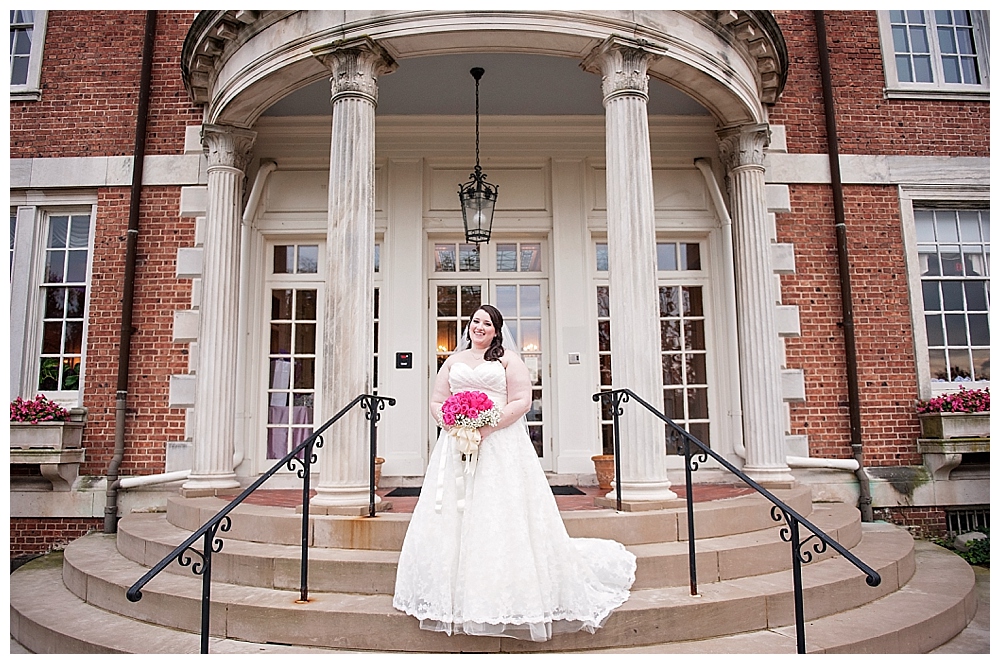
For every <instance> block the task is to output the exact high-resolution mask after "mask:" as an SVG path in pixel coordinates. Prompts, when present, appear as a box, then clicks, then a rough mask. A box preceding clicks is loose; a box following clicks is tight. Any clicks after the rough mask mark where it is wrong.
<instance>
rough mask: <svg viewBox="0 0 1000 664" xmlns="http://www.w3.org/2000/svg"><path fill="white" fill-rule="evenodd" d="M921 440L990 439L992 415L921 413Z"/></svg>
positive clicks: (986, 413)
mask: <svg viewBox="0 0 1000 664" xmlns="http://www.w3.org/2000/svg"><path fill="white" fill-rule="evenodd" d="M919 417H920V437H921V438H942V439H947V438H989V437H990V413H989V411H986V412H983V413H920V415H919Z"/></svg>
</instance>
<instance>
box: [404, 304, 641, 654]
mask: <svg viewBox="0 0 1000 664" xmlns="http://www.w3.org/2000/svg"><path fill="white" fill-rule="evenodd" d="M467 330H468V335H469V341H470V347H469V348H467V349H465V350H461V351H459V352H456V353H454V354H452V355H451V356H450V357H449V358H448V359H447V360H446V361H445V363H444V365H443V366H442V367H441V369H440V371H439V372H438V375H437V379H436V381H435V384H434V393H433V395H432V396H431V414H432V416H433V417H434V419H435V420H436V421H437V423H438V425H439V426H441V427H442V432H441V436H440V437H439V438H438V441H437V445H436V446H435V448H434V451H433V452H432V454H431V458H430V462H429V463H428V467H427V473H426V475H425V477H424V485H423V490H421V492H420V498H419V500H418V501H417V505H416V507H415V508H414V511H413V515H412V517H411V519H410V524H409V528H408V529H407V531H406V537H405V539H404V541H403V547H402V550H401V551H400V554H399V565H398V568H397V572H396V591H395V595H394V597H393V601H392V603H393V606H394V607H395V608H397V609H399V610H400V611H404V612H406V613H407V614H409V615H411V616H413V617H415V618H417V619H419V620H420V627H421V628H422V629H427V630H433V631H438V632H445V633H446V634H449V635H451V634H472V635H480V636H509V637H514V638H519V639H528V640H532V641H545V640H548V639H550V638H552V635H553V634H557V633H562V632H575V631H579V630H586V631H588V632H591V633H593V632H594V631H595V630H596V629H597V628H599V627H601V626H602V625H603V624H604V622H605V621H606V620H607V618H608V616H609V615H610V614H611V612H612V611H613V610H614V609H616V608H617V607H619V606H621V605H622V603H624V602H625V600H626V599H628V596H629V588H630V587H631V586H632V583H633V582H634V580H635V556H634V555H632V553H630V552H629V551H627V550H626V549H625V547H624V546H622V545H621V544H619V543H618V542H615V541H612V540H601V539H589V538H586V539H585V538H574V539H571V538H570V537H569V535H568V534H567V533H566V528H565V526H564V525H563V522H562V519H561V518H560V516H559V510H558V508H557V506H556V502H555V498H554V497H553V496H552V491H551V489H550V488H549V485H548V482H547V481H546V478H545V474H544V472H543V471H542V469H541V466H540V465H539V463H538V457H537V455H536V453H535V449H534V447H533V446H532V444H531V441H530V440H529V438H528V434H527V430H526V427H525V425H524V421H523V419H522V418H523V415H524V414H525V413H526V412H527V410H528V407H529V406H530V401H531V381H530V378H529V375H528V369H527V367H526V366H525V365H524V362H522V361H521V359H520V357H518V355H517V353H516V352H504V351H505V348H504V339H503V334H502V330H503V317H502V316H501V314H500V312H499V311H498V310H497V309H496V308H495V307H492V306H490V305H483V306H482V307H481V308H479V309H478V310H477V311H476V312H475V313H474V314H473V316H472V319H471V321H470V322H469V326H468V328H467ZM466 390H478V391H481V392H485V393H486V394H487V395H488V396H489V397H490V399H492V400H493V402H494V404H495V405H496V406H497V407H498V408H502V415H501V418H500V422H499V423H498V424H497V425H496V426H492V427H491V426H486V427H483V428H482V429H480V430H479V431H480V434H481V436H482V441H481V443H480V447H479V459H478V463H477V464H475V466H474V470H472V471H470V470H469V468H470V466H469V465H468V464H465V463H463V461H462V455H461V454H460V452H459V451H458V449H457V444H456V439H455V437H454V436H452V435H451V434H450V433H449V431H448V430H447V429H446V428H444V424H443V421H442V418H441V406H442V404H443V403H444V401H445V400H446V399H447V398H448V397H449V396H450V395H451V394H452V393H456V392H462V391H466Z"/></svg>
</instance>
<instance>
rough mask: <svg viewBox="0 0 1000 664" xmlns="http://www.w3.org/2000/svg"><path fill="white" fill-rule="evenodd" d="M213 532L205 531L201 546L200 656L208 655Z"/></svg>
mask: <svg viewBox="0 0 1000 664" xmlns="http://www.w3.org/2000/svg"><path fill="white" fill-rule="evenodd" d="M214 538H215V531H214V529H213V530H207V531H205V540H204V543H203V544H202V549H203V555H202V564H203V565H204V567H202V570H201V654H202V655H207V654H208V636H209V625H210V618H211V614H212V548H213V546H214V543H213V539H214Z"/></svg>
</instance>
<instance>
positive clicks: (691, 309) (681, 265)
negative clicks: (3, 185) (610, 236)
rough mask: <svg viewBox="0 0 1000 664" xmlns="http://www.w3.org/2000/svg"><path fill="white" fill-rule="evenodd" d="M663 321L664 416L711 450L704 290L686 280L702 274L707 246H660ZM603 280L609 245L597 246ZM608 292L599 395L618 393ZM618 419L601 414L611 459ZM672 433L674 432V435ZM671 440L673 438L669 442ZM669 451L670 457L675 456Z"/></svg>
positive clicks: (600, 314) (601, 323)
mask: <svg viewBox="0 0 1000 664" xmlns="http://www.w3.org/2000/svg"><path fill="white" fill-rule="evenodd" d="M656 263H657V274H658V281H659V285H658V289H657V290H658V296H659V318H660V363H661V366H662V369H663V410H664V414H665V415H666V416H667V417H669V418H670V419H672V420H673V421H674V422H676V423H677V424H679V425H680V426H682V427H684V429H686V430H687V431H689V432H690V433H691V434H692V435H694V436H695V437H696V438H698V439H699V440H701V441H702V442H704V443H705V444H710V443H711V438H710V419H709V398H708V393H709V376H708V347H707V344H706V340H705V326H706V311H705V303H704V287H703V286H702V285H701V284H700V283H695V280H693V279H692V280H690V283H685V282H688V280H687V279H686V278H685V276H684V275H686V274H687V275H691V276H694V273H697V272H699V271H701V269H702V260H701V243H699V242H657V244H656ZM595 267H596V271H597V273H598V275H599V276H600V275H601V273H603V272H606V271H607V269H608V253H607V244H606V243H603V242H601V243H597V245H596V252H595ZM609 300H610V296H609V291H608V286H607V285H605V284H603V283H599V284H598V285H597V340H598V345H597V357H598V364H599V373H600V384H599V389H600V390H602V391H607V390H610V389H612V378H611V376H612V363H613V360H612V356H613V353H612V350H611V319H610V315H611V314H610V306H609ZM612 426H613V424H612V418H611V410H610V408H609V406H608V405H607V404H605V405H604V409H603V411H602V413H601V438H602V443H603V449H604V453H605V454H611V453H612V452H613V449H612V444H613V443H612V440H613V439H612V435H613V432H612ZM669 432H670V430H669V428H668V434H669ZM669 440H670V437H669V436H668V441H669ZM674 451H675V450H673V449H668V452H674Z"/></svg>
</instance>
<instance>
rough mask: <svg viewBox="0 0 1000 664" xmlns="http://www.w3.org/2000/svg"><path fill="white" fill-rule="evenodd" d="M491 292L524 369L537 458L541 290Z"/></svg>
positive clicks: (519, 287)
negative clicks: (494, 296)
mask: <svg viewBox="0 0 1000 664" xmlns="http://www.w3.org/2000/svg"><path fill="white" fill-rule="evenodd" d="M535 246H538V245H535ZM497 248H498V249H499V245H498V247H497ZM538 269H539V270H540V269H541V268H538ZM495 292H496V307H497V309H499V310H500V313H502V314H503V319H504V323H505V324H506V326H507V327H508V328H509V330H510V332H511V333H512V334H513V335H514V339H512V340H511V341H513V342H515V343H516V344H517V347H518V348H520V350H521V359H522V360H524V364H525V365H526V366H527V367H528V375H529V379H530V380H531V408H530V409H529V410H528V412H527V413H526V414H525V416H524V417H525V420H526V421H527V423H528V437H529V438H531V442H532V444H533V445H534V446H535V451H536V452H537V453H538V456H542V449H543V445H542V442H543V441H542V433H543V432H542V390H543V389H544V386H543V385H542V379H543V377H544V374H545V370H544V363H543V360H542V350H543V349H542V287H541V285H540V284H537V283H529V284H498V285H497V286H496V291H495Z"/></svg>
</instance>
